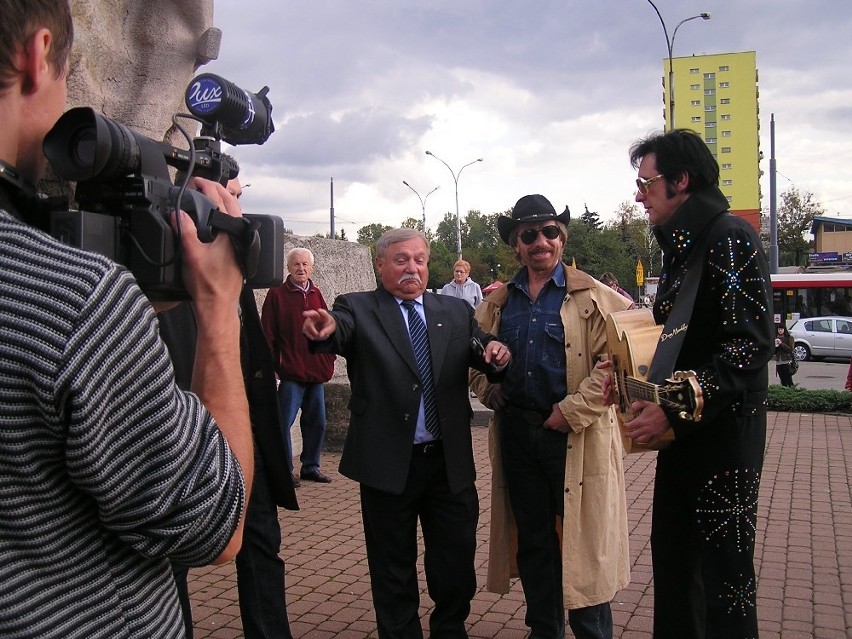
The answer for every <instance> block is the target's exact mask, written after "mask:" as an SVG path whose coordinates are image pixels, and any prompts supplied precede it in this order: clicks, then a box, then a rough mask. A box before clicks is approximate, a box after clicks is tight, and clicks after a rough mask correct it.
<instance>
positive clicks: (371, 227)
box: [358, 223, 393, 248]
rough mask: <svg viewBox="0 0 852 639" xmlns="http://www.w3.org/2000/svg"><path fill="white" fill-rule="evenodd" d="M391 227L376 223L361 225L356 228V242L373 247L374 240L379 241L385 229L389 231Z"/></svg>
mask: <svg viewBox="0 0 852 639" xmlns="http://www.w3.org/2000/svg"><path fill="white" fill-rule="evenodd" d="M392 228H393V227H392V226H387V225H385V224H378V223H373V224H368V225H367V226H362V227H361V228H360V229H358V244H363V245H364V246H370V247H373V248H375V246H376V242H378V241H379V238H380V237H381V236H382V235H383V234H384V233H385V232H386V231H390V230H391V229H392Z"/></svg>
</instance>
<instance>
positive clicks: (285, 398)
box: [262, 248, 334, 485]
mask: <svg viewBox="0 0 852 639" xmlns="http://www.w3.org/2000/svg"><path fill="white" fill-rule="evenodd" d="M287 270H288V271H289V272H290V274H289V275H288V276H287V279H286V280H284V283H283V284H281V285H280V286H276V287H275V288H271V289H269V292H268V293H267V295H266V300H265V301H264V303H263V316H262V322H263V332H264V333H265V334H266V339H267V341H269V347H270V348H271V349H272V356H273V358H274V360H275V372H276V374H277V375H278V379H279V380H280V384H279V385H278V401H279V403H280V404H281V415H282V418H283V420H284V439H285V440H286V442H287V449H288V451H289V461H288V465H289V466H290V472H291V473H292V471H293V443H292V438H291V437H290V429H291V428H292V426H293V422H294V421H295V420H296V413H297V412H298V411H299V409H300V408H301V409H302V417H301V419H300V420H299V425H300V427H301V429H302V454H301V455H300V457H299V459H300V461H301V463H302V467H301V470H300V472H299V476H298V477H296V476H295V475H294V476H293V480H294V482H296V484H297V485H298V482H299V479H306V480H309V481H315V482H320V483H323V484H327V483H329V482H331V478H330V477H328V476H327V475H325V474H323V473H322V472H321V471H320V453H321V451H322V444H323V439H324V438H325V391H324V388H323V384H324V383H325V382H327V381H328V380H330V379H331V376H332V374H333V373H334V355H328V354H316V355H315V354H313V353H309V352H308V343H307V340H306V339H305V336H304V335H303V334H302V324H303V323H304V318H303V317H302V313H303V312H304V311H309V310H313V311H315V310H317V309H327V308H328V306H326V303H325V299H323V296H322V293H321V292H320V290H319V289H318V288H317V287H316V286H315V285H314V283H313V282H312V281H311V274H312V273H313V270H314V254H313V253H311V251H309V250H308V249H306V248H294V249H292V250H291V251H290V252H289V253H288V254H287Z"/></svg>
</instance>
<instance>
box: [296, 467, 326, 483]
mask: <svg viewBox="0 0 852 639" xmlns="http://www.w3.org/2000/svg"><path fill="white" fill-rule="evenodd" d="M299 477H300V478H301V479H304V480H307V481H315V482H317V483H318V484H330V483H331V477H329V476H328V475H323V474H322V473H321V472H320V471H319V470H315V471H313V472H311V473H306V472H301V473H299Z"/></svg>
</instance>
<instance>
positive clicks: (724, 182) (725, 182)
mask: <svg viewBox="0 0 852 639" xmlns="http://www.w3.org/2000/svg"><path fill="white" fill-rule="evenodd" d="M733 185H734V181H733V180H722V186H733Z"/></svg>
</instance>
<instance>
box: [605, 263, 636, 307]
mask: <svg viewBox="0 0 852 639" xmlns="http://www.w3.org/2000/svg"><path fill="white" fill-rule="evenodd" d="M601 282H603V283H604V284H606V285H607V286H609V287H610V288H611V289H612V290H613V291H615V292H616V293H618V294H619V295H622V296H624V297H626V298H627V299H629V300H630V301H631V302H632V301H633V296H632V295H631V294H630V293H628V292H627V291H625V290H624V289H623V288H621V286H620V285H619V283H618V278H617V277H615V275H614V274H613V273H610V272H609V271H607V272H606V273H604V274H603V275H601Z"/></svg>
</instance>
